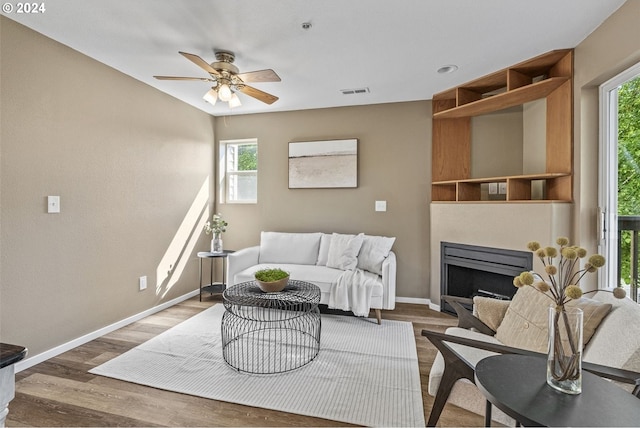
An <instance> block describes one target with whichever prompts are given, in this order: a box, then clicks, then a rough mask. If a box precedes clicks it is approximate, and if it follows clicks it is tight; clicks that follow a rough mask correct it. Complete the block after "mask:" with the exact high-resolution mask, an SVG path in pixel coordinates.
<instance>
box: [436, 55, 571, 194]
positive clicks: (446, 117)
mask: <svg viewBox="0 0 640 428" xmlns="http://www.w3.org/2000/svg"><path fill="white" fill-rule="evenodd" d="M540 99H545V100H546V103H545V106H546V164H545V165H543V166H541V167H544V168H545V169H546V171H545V172H544V173H541V174H529V175H512V176H499V177H486V178H470V175H471V137H472V136H471V118H472V117H475V116H480V115H484V114H488V113H493V112H496V111H500V110H504V109H507V108H510V107H515V106H519V105H522V104H526V103H529V102H531V101H535V100H540ZM432 111H433V127H432V132H433V136H432V156H431V161H432V169H431V171H432V186H431V190H432V191H431V196H432V201H434V202H492V203H494V202H496V201H494V200H490V201H485V200H481V199H482V198H483V195H482V193H483V192H482V189H481V186H482V185H483V184H487V183H506V188H507V190H506V196H505V198H506V199H505V200H503V201H498V202H524V201H530V200H532V198H538V197H539V196H538V195H539V193H540V189H536V190H537V191H536V192H534V191H533V190H532V187H533V184H532V183H534V182H538V181H542V182H543V183H544V186H543V188H544V199H543V200H542V201H549V202H551V201H562V202H570V201H572V198H573V179H572V174H573V167H572V165H573V120H572V117H573V50H571V49H563V50H555V51H551V52H548V53H546V54H543V55H540V56H537V57H535V58H532V59H530V60H527V61H524V62H521V63H519V64H516V65H514V66H512V67H509V68H506V69H503V70H498V71H496V72H494V73H491V74H489V75H486V76H484V77H481V78H479V79H476V80H473V81H471V82H468V83H466V84H463V85H460V86H458V87H455V88H451V89H448V90H446V91H444V92H441V93H439V94H435V95H434V96H433V101H432ZM498 167H499V166H498ZM523 169H524V168H523ZM485 194H486V192H485ZM536 202H540V200H539V199H537V200H536Z"/></svg>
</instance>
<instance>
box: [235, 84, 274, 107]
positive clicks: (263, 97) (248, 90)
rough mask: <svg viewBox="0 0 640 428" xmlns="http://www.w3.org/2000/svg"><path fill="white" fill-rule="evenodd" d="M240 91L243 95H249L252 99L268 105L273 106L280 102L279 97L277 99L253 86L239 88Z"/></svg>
mask: <svg viewBox="0 0 640 428" xmlns="http://www.w3.org/2000/svg"><path fill="white" fill-rule="evenodd" d="M238 90H239V91H240V92H242V93H243V94H247V95H249V96H250V97H253V98H255V99H257V100H260V101H262V102H263V103H266V104H273V103H275V102H276V101H278V97H276V96H275V95H271V94H267V93H266V92H263V91H261V90H260V89H256V88H253V87H251V86H247V85H243V86H240V87H238Z"/></svg>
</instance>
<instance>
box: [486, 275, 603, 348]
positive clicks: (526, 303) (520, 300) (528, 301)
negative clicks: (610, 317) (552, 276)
mask: <svg viewBox="0 0 640 428" xmlns="http://www.w3.org/2000/svg"><path fill="white" fill-rule="evenodd" d="M552 304H553V301H552V300H551V299H550V298H549V297H548V296H546V295H545V294H543V293H541V292H539V291H537V290H536V289H534V288H533V287H529V286H525V287H521V288H520V289H518V291H517V292H516V294H515V295H514V296H513V300H512V301H511V303H510V304H509V308H508V309H507V312H506V314H505V316H504V319H503V320H502V323H500V326H499V327H498V329H497V330H496V338H497V339H498V340H499V341H500V342H502V343H504V344H505V345H507V346H513V347H516V348H522V349H528V350H531V351H537V352H547V350H548V346H549V344H548V339H549V333H548V332H549V306H551V305H552ZM566 306H567V307H578V308H580V309H582V311H583V312H584V316H583V329H582V335H583V341H582V343H583V345H586V344H587V343H589V340H590V339H591V336H593V334H594V332H595V330H596V328H597V327H598V326H599V325H600V322H601V321H602V320H603V319H604V317H605V316H606V315H607V314H608V313H609V311H610V310H611V304H610V303H602V302H598V301H596V300H593V299H587V298H581V299H578V300H571V301H569V302H568V303H567V304H566Z"/></svg>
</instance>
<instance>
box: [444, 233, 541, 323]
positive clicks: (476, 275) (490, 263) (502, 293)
mask: <svg viewBox="0 0 640 428" xmlns="http://www.w3.org/2000/svg"><path fill="white" fill-rule="evenodd" d="M532 268H533V254H532V253H531V252H529V251H517V250H507V249H502V248H491V247H481V246H477V245H467V244H457V243H453V242H440V295H441V296H443V295H445V294H448V295H450V296H458V297H474V296H485V297H492V298H496V299H502V300H511V298H512V297H513V295H514V294H515V292H516V287H514V285H513V277H514V276H517V275H519V274H520V273H521V272H523V271H527V270H531V269H532ZM469 309H471V308H469ZM440 311H441V312H447V313H450V314H453V315H455V311H454V310H453V308H452V307H451V306H450V305H449V304H448V303H446V302H444V300H442V298H441V299H440Z"/></svg>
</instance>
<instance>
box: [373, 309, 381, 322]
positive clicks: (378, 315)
mask: <svg viewBox="0 0 640 428" xmlns="http://www.w3.org/2000/svg"><path fill="white" fill-rule="evenodd" d="M375 311H376V319H377V320H378V325H380V324H382V310H380V309H376V310H375Z"/></svg>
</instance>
